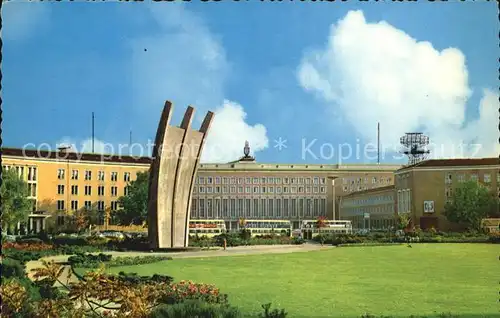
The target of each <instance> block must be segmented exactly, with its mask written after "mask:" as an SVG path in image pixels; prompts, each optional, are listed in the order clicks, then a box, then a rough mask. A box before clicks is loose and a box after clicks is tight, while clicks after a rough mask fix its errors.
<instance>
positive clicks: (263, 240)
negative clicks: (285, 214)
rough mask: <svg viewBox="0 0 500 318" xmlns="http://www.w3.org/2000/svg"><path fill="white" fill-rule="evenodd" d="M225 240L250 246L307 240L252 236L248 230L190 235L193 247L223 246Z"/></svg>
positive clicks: (297, 242) (234, 244)
mask: <svg viewBox="0 0 500 318" xmlns="http://www.w3.org/2000/svg"><path fill="white" fill-rule="evenodd" d="M224 240H225V241H226V246H228V247H234V246H248V245H290V244H303V243H304V242H305V241H304V240H303V239H301V238H295V237H294V238H291V237H289V236H286V235H283V236H282V235H262V236H256V237H251V236H250V235H249V234H248V232H246V231H241V232H232V233H224V234H221V235H217V236H214V237H206V236H190V238H189V245H190V246H193V247H213V246H223V245H224Z"/></svg>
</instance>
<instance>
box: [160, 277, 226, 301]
mask: <svg viewBox="0 0 500 318" xmlns="http://www.w3.org/2000/svg"><path fill="white" fill-rule="evenodd" d="M165 288H166V290H165V294H164V296H163V297H162V298H161V300H160V302H161V303H164V304H177V303H180V302H182V301H184V300H187V299H194V300H200V301H204V302H207V303H211V304H227V303H228V301H227V295H226V294H221V293H220V292H219V289H218V288H216V287H215V286H213V285H208V284H197V283H193V282H191V281H180V282H178V283H175V284H171V285H166V286H165Z"/></svg>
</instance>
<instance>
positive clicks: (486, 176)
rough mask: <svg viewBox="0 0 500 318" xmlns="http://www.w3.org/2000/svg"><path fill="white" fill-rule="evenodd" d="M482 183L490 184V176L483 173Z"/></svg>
mask: <svg viewBox="0 0 500 318" xmlns="http://www.w3.org/2000/svg"><path fill="white" fill-rule="evenodd" d="M483 180H484V183H490V182H491V174H489V173H485V174H484V176H483Z"/></svg>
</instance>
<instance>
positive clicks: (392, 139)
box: [298, 11, 499, 157]
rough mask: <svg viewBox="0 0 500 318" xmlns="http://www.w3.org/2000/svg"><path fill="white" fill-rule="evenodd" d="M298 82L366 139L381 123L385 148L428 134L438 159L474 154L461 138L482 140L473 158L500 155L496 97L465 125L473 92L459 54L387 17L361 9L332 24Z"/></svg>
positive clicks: (484, 100) (489, 97)
mask: <svg viewBox="0 0 500 318" xmlns="http://www.w3.org/2000/svg"><path fill="white" fill-rule="evenodd" d="M298 80H299V82H300V84H301V85H302V87H303V88H304V89H305V90H306V91H309V92H313V93H315V94H317V95H318V97H320V98H321V99H323V100H324V101H326V102H327V103H328V104H329V105H330V106H332V107H334V108H338V109H339V110H340V111H341V113H342V114H343V115H344V116H345V118H346V119H347V120H348V121H349V122H350V123H351V125H352V126H353V127H354V128H355V129H356V130H357V132H358V133H359V134H361V136H362V137H363V138H365V139H366V140H367V141H368V142H374V141H375V139H376V135H375V134H376V127H377V122H380V123H381V131H382V133H381V142H382V144H384V146H385V147H388V146H389V145H394V147H397V146H398V143H399V137H400V136H402V135H403V134H404V133H405V132H408V131H423V132H424V133H426V134H428V135H429V136H430V138H431V143H434V144H439V145H443V146H439V147H437V148H435V149H434V151H433V156H434V157H442V156H446V157H459V156H463V155H473V153H472V152H471V151H472V149H469V150H470V151H469V152H468V153H466V154H463V153H462V154H460V153H459V152H458V145H459V144H460V143H461V142H464V143H466V144H470V143H480V144H482V145H483V146H482V149H481V151H480V152H479V153H477V154H476V156H493V155H495V156H498V154H499V153H498V150H499V148H498V140H497V138H498V130H497V126H496V124H497V123H498V120H497V114H498V113H497V110H498V106H499V104H498V95H497V94H494V93H493V92H491V91H489V90H485V91H484V92H483V98H482V100H481V104H480V116H479V118H478V119H477V120H475V121H472V122H469V123H466V120H465V109H466V103H467V100H468V99H469V97H470V96H471V90H470V88H469V85H468V73H467V68H466V65H465V57H464V55H463V54H462V52H461V51H460V50H458V49H455V48H448V49H444V50H442V51H439V50H436V49H435V48H434V47H433V46H432V44H431V43H429V42H422V41H421V42H419V41H417V40H415V39H414V38H412V37H411V36H410V35H408V34H406V33H405V32H403V31H401V30H399V29H397V28H395V27H393V26H391V25H389V24H388V23H386V22H385V21H381V22H378V23H369V22H367V21H366V20H365V18H364V16H363V13H362V12H361V11H350V12H348V14H347V15H346V16H345V17H344V18H343V19H342V20H340V21H339V22H338V23H337V24H336V25H332V27H331V32H330V35H329V38H328V42H327V44H326V46H325V47H324V48H321V49H318V50H311V51H309V52H307V53H306V54H305V55H304V57H303V60H302V63H301V64H300V66H299V69H298ZM493 113H494V114H493ZM391 148H392V147H391ZM453 148H455V150H454V149H453Z"/></svg>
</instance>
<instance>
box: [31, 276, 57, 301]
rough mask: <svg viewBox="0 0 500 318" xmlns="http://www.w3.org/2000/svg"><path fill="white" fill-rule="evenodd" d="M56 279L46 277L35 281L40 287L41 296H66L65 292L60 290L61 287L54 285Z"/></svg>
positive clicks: (44, 297)
mask: <svg viewBox="0 0 500 318" xmlns="http://www.w3.org/2000/svg"><path fill="white" fill-rule="evenodd" d="M54 283H55V281H53V280H51V279H49V278H44V279H40V280H37V281H35V282H34V283H33V284H34V285H35V286H36V287H37V288H38V291H39V293H40V297H41V298H42V299H59V298H61V297H63V296H64V294H63V293H61V291H60V290H59V288H57V287H54Z"/></svg>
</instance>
